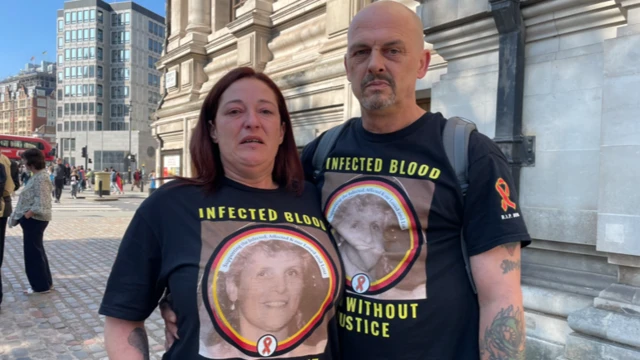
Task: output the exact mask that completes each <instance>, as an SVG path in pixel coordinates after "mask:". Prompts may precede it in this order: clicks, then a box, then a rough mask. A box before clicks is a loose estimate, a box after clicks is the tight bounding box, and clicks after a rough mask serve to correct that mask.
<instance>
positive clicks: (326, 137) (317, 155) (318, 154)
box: [311, 118, 356, 179]
mask: <svg viewBox="0 0 640 360" xmlns="http://www.w3.org/2000/svg"><path fill="white" fill-rule="evenodd" d="M355 119H356V118H353V119H349V120H347V121H346V122H344V123H342V124H340V125H338V126H335V127H332V128H331V129H329V130H327V131H326V132H325V133H324V134H322V135H321V136H322V137H321V138H320V140H319V141H318V146H316V150H315V152H314V153H313V159H312V161H311V163H312V164H313V178H314V179H317V178H318V176H319V175H320V172H322V169H323V165H324V162H325V160H326V159H327V156H329V152H330V151H331V149H333V145H334V144H335V143H336V141H337V140H338V137H339V136H340V134H342V131H343V130H344V129H345V128H346V127H347V124H349V123H351V122H353V121H354V120H355Z"/></svg>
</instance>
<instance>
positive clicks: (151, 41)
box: [149, 38, 153, 51]
mask: <svg viewBox="0 0 640 360" xmlns="http://www.w3.org/2000/svg"><path fill="white" fill-rule="evenodd" d="M149 51H153V39H151V38H149Z"/></svg>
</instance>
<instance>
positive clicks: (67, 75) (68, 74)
mask: <svg viewBox="0 0 640 360" xmlns="http://www.w3.org/2000/svg"><path fill="white" fill-rule="evenodd" d="M64 78H65V79H69V78H71V68H65V69H64Z"/></svg>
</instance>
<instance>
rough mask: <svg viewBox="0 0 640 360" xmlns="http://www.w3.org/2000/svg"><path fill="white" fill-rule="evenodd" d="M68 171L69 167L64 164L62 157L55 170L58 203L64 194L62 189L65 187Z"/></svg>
mask: <svg viewBox="0 0 640 360" xmlns="http://www.w3.org/2000/svg"><path fill="white" fill-rule="evenodd" d="M66 171H67V168H66V167H65V166H64V165H63V164H62V159H58V166H56V168H55V171H54V184H55V195H56V200H55V202H56V203H59V202H60V196H61V195H62V189H63V188H64V182H65V177H66Z"/></svg>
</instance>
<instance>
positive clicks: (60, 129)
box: [58, 123, 62, 132]
mask: <svg viewBox="0 0 640 360" xmlns="http://www.w3.org/2000/svg"><path fill="white" fill-rule="evenodd" d="M58 132H62V123H58Z"/></svg>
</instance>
